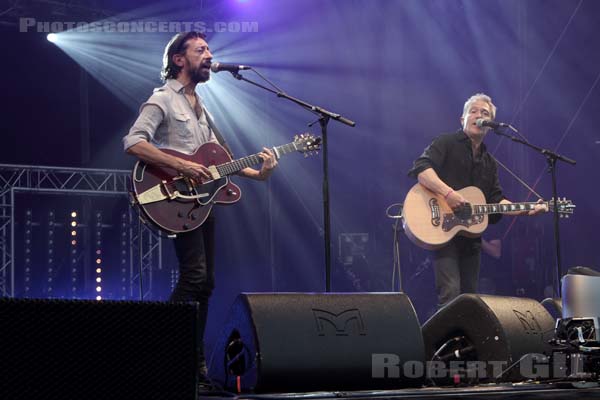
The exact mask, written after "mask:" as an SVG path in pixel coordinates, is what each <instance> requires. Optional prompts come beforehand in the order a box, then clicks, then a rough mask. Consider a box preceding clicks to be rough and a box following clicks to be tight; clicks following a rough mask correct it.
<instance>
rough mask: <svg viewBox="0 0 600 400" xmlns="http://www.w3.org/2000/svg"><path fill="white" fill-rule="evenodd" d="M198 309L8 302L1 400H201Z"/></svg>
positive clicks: (1, 325) (2, 312) (0, 335)
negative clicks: (198, 390) (197, 399)
mask: <svg viewBox="0 0 600 400" xmlns="http://www.w3.org/2000/svg"><path fill="white" fill-rule="evenodd" d="M197 314H198V310H197V307H196V305H195V304H169V303H155V302H146V303H139V302H105V301H102V302H98V301H66V300H65V301H63V300H15V299H0V354H1V358H2V361H1V362H0V376H1V380H2V382H3V383H2V384H1V385H0V398H1V399H45V400H46V399H61V400H65V399H86V400H89V399H116V398H121V399H128V400H131V399H144V400H147V399H177V400H182V399H190V400H192V399H194V398H195V395H196V376H195V373H196V369H197V357H196V355H197V348H198V345H199V343H200V342H199V341H198V340H197V337H196V336H197Z"/></svg>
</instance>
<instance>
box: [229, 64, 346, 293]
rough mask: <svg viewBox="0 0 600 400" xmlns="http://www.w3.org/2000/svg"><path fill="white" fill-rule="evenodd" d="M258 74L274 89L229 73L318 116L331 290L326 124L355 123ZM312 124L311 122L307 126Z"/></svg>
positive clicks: (327, 281)
mask: <svg viewBox="0 0 600 400" xmlns="http://www.w3.org/2000/svg"><path fill="white" fill-rule="evenodd" d="M252 70H253V71H254V72H255V73H256V74H257V75H258V76H260V77H261V78H262V79H263V80H265V81H266V82H268V83H269V84H270V85H271V86H273V87H274V88H275V89H276V90H273V89H271V88H269V87H266V86H264V85H261V84H260V83H257V82H254V81H252V80H250V79H247V78H245V77H244V76H242V75H241V74H240V73H239V72H231V71H230V72H231V74H232V75H233V76H234V77H235V78H236V79H238V80H240V81H244V82H248V83H250V84H252V85H254V86H257V87H259V88H261V89H264V90H266V91H268V92H271V93H273V94H275V95H276V96H277V97H281V98H284V99H287V100H289V101H291V102H293V103H296V104H298V105H299V106H300V107H302V108H304V109H306V110H308V111H310V112H312V113H313V114H316V115H317V116H318V121H319V125H320V126H321V139H322V142H321V149H322V151H323V231H324V232H323V236H324V242H325V291H326V292H331V214H330V205H329V162H328V148H327V124H328V123H329V120H331V119H333V120H335V121H338V122H341V123H342V124H345V125H348V126H351V127H354V126H356V123H355V122H354V121H351V120H349V119H347V118H344V117H342V116H341V115H340V114H336V113H334V112H331V111H329V110H326V109H324V108H322V107H319V106H316V105H313V104H310V103H307V102H305V101H303V100H300V99H298V98H295V97H292V96H290V95H288V94H287V93H285V92H284V91H283V90H281V89H280V88H278V87H277V86H276V85H275V84H274V83H272V82H270V81H269V80H268V79H267V78H265V77H264V76H263V75H262V74H260V73H259V72H258V71H256V70H255V69H252ZM315 122H316V121H315ZM313 124H314V122H313V123H311V124H309V126H312V125H313Z"/></svg>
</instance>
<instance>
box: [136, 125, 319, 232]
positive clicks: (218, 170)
mask: <svg viewBox="0 0 600 400" xmlns="http://www.w3.org/2000/svg"><path fill="white" fill-rule="evenodd" d="M320 143H321V138H319V137H314V136H312V135H309V134H302V135H300V136H296V137H295V140H294V141H293V142H291V143H288V144H284V145H283V146H277V147H274V148H273V149H272V151H273V153H274V154H275V157H276V158H277V159H279V158H280V157H281V156H283V155H284V154H288V153H291V152H295V151H298V152H300V153H304V154H305V156H307V155H308V154H311V153H312V152H314V151H316V150H318V149H319V146H320ZM161 151H163V152H165V153H167V154H170V155H173V156H176V157H179V158H182V159H184V160H188V161H193V162H195V163H198V164H202V165H204V166H206V167H207V168H208V169H209V171H210V173H211V175H212V179H194V178H189V177H185V176H182V175H180V174H179V173H178V172H177V171H175V170H174V169H172V168H167V167H157V166H154V165H150V164H147V163H144V162H142V161H138V162H137V163H136V164H135V167H134V168H133V173H132V181H133V192H132V197H133V203H134V205H135V206H137V207H138V208H139V209H140V212H141V214H142V217H143V219H145V220H147V221H149V222H151V223H152V224H153V225H155V226H156V227H158V228H159V229H161V230H163V231H165V232H167V233H182V232H188V231H191V230H193V229H196V228H198V227H199V226H200V225H202V224H203V223H204V221H205V220H206V218H207V217H208V215H209V214H210V211H211V209H212V206H213V205H214V204H225V205H227V204H233V203H235V202H237V201H239V200H240V198H241V196H242V193H241V191H240V188H239V187H238V186H237V185H236V184H234V183H233V182H231V179H230V175H233V174H236V173H237V172H239V171H241V170H242V169H244V168H246V167H250V166H253V165H257V164H260V163H261V162H262V160H261V158H260V157H259V156H258V153H257V154H253V155H250V156H247V157H244V158H240V159H237V160H232V159H231V157H230V156H229V153H227V151H226V150H225V149H224V148H223V147H222V146H221V145H219V144H217V143H212V142H211V143H205V144H203V145H202V146H200V147H199V148H198V150H196V152H195V153H194V154H191V155H187V154H183V153H180V152H178V151H175V150H169V149H161Z"/></svg>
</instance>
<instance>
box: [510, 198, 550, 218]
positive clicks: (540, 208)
mask: <svg viewBox="0 0 600 400" xmlns="http://www.w3.org/2000/svg"><path fill="white" fill-rule="evenodd" d="M538 203H540V204H538V205H536V206H535V208H534V209H533V210H530V211H511V212H507V213H506V215H514V216H525V215H526V216H532V215H537V214H540V213H545V212H548V203H546V202H544V200H542V199H540V200H538ZM500 204H513V203H512V201H510V200H507V199H502V200H501V201H500Z"/></svg>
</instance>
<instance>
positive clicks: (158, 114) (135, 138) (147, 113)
mask: <svg viewBox="0 0 600 400" xmlns="http://www.w3.org/2000/svg"><path fill="white" fill-rule="evenodd" d="M163 119H164V113H163V111H162V110H161V108H160V107H159V106H157V105H156V104H148V103H145V104H143V105H142V109H141V111H140V115H139V116H138V117H137V119H136V120H135V122H134V124H133V126H132V127H131V129H129V133H128V134H127V135H125V136H124V137H123V149H124V150H127V149H128V148H130V147H131V146H133V145H134V144H136V143H139V142H141V141H146V142H150V141H151V140H152V138H153V137H154V134H155V133H156V129H157V128H158V126H159V125H160V124H161V123H162V121H163Z"/></svg>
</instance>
